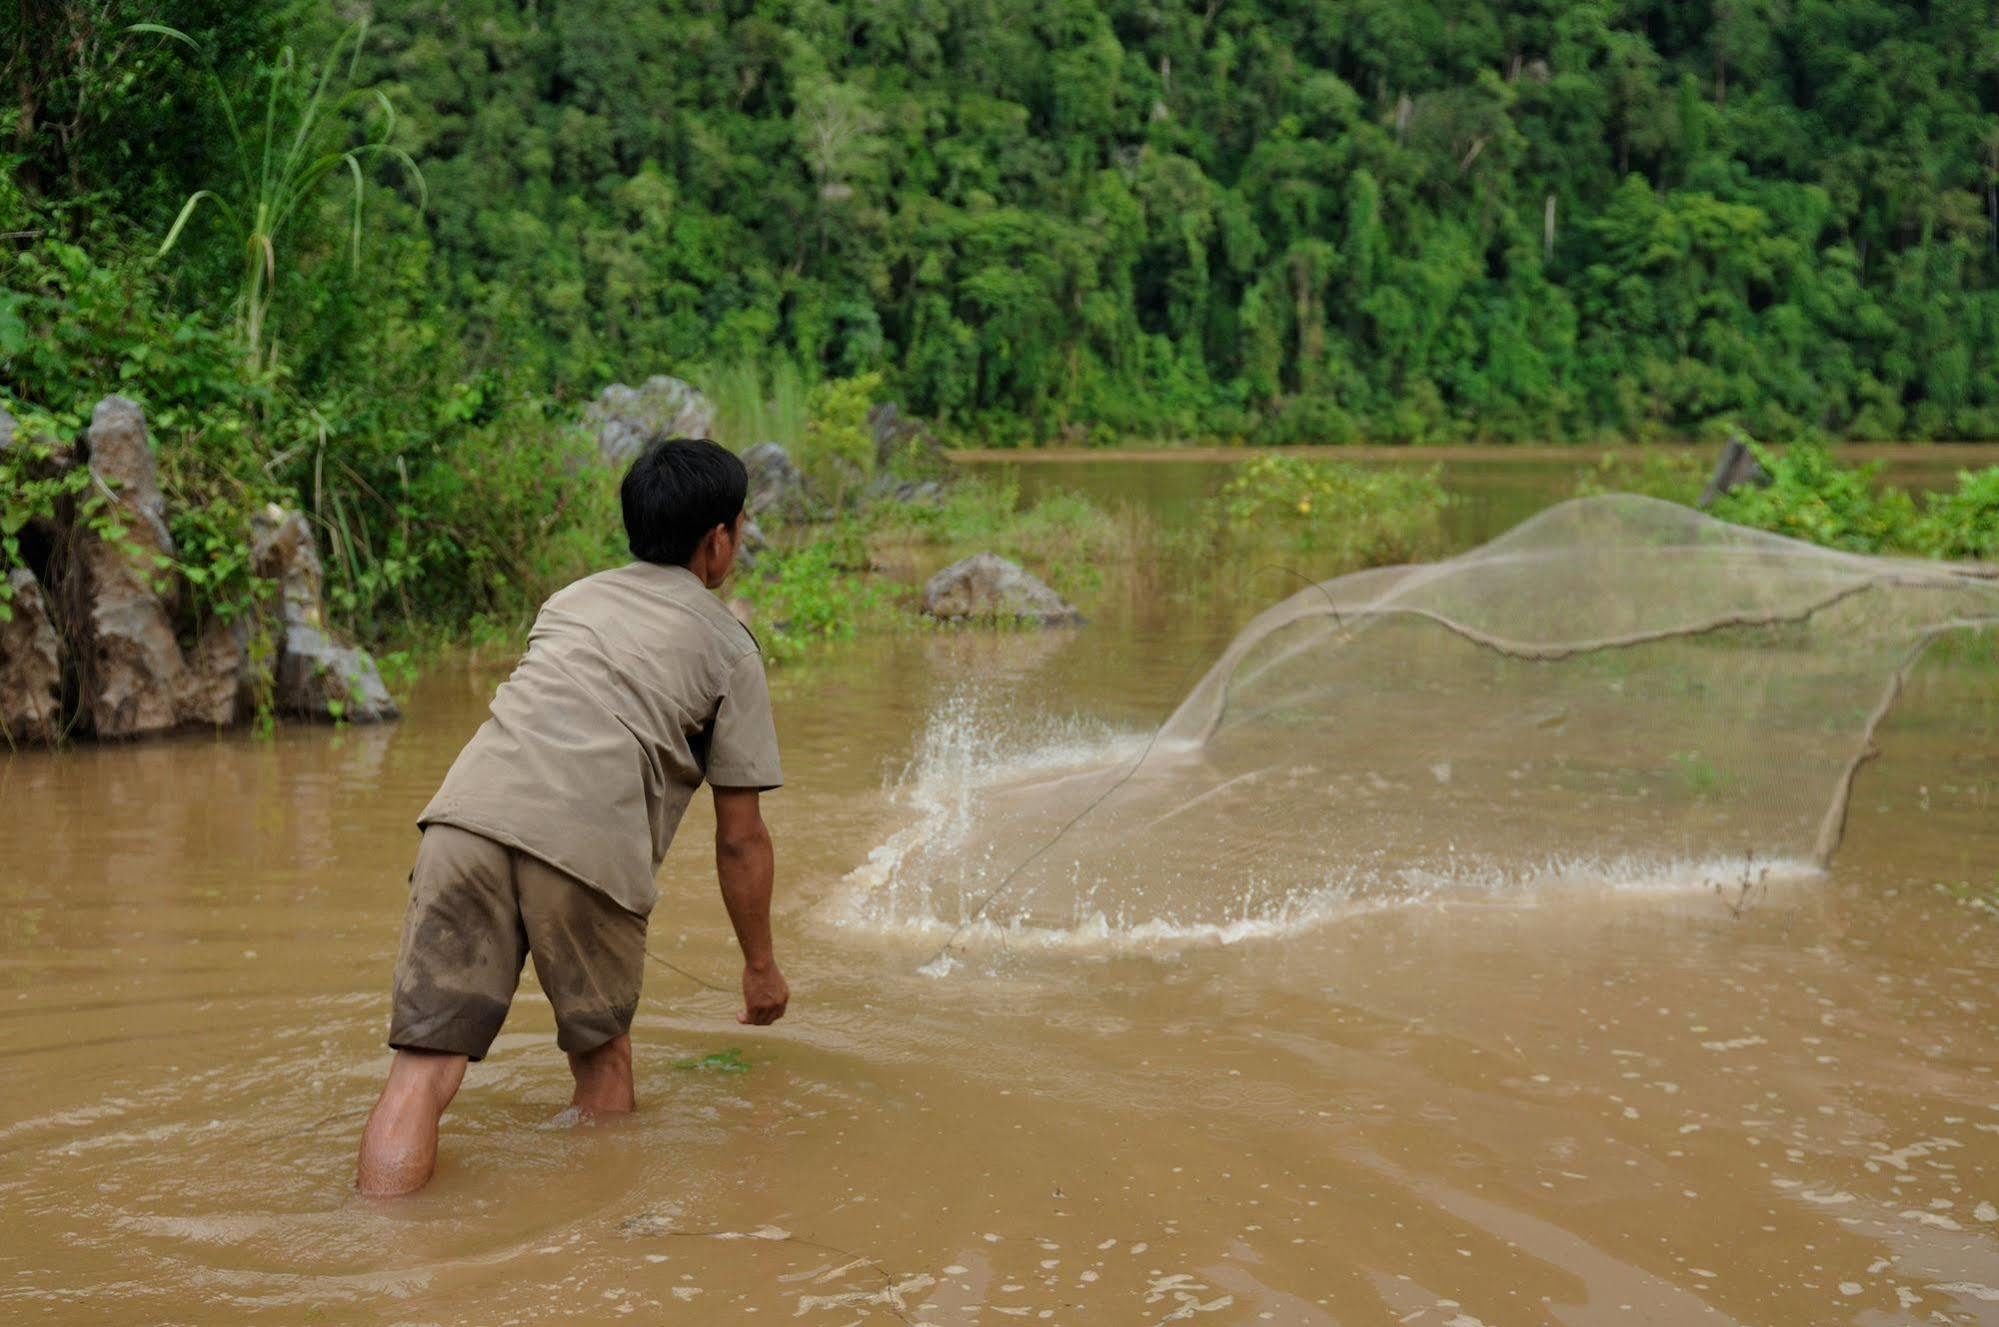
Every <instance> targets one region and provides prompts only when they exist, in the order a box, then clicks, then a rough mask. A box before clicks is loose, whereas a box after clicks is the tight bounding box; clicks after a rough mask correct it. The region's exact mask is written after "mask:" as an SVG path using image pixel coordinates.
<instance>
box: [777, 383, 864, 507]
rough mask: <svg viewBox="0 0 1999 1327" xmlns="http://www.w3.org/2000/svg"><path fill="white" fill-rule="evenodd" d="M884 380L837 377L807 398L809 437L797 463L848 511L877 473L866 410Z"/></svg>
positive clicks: (820, 386)
mask: <svg viewBox="0 0 1999 1327" xmlns="http://www.w3.org/2000/svg"><path fill="white" fill-rule="evenodd" d="M881 386H882V375H881V374H879V373H863V374H861V375H859V376H858V377H853V378H833V379H829V380H828V381H826V382H822V383H820V384H819V385H817V386H816V387H814V388H813V389H812V391H811V392H810V394H809V395H808V396H807V397H806V418H805V438H804V445H803V446H802V447H801V449H800V452H799V455H798V456H797V458H796V460H797V462H798V467H799V469H801V470H803V471H804V472H805V474H806V476H807V478H809V479H811V480H812V481H813V483H814V484H815V485H816V486H817V487H818V488H819V490H820V492H822V493H825V494H827V495H828V496H829V497H831V498H832V499H833V501H834V502H835V504H836V505H837V506H839V507H850V506H852V505H853V504H854V502H855V501H856V500H857V499H858V497H859V496H860V490H861V488H862V486H863V485H864V484H865V483H866V482H867V480H868V479H870V478H872V477H873V475H874V472H875V437H874V431H873V430H872V429H870V428H869V427H868V411H869V410H870V409H871V408H872V407H873V405H874V403H875V400H876V398H877V397H879V396H880V394H881Z"/></svg>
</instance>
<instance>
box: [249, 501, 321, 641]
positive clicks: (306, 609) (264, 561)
mask: <svg viewBox="0 0 1999 1327" xmlns="http://www.w3.org/2000/svg"><path fill="white" fill-rule="evenodd" d="M250 565H251V567H252V568H253V569H254V570H255V571H256V573H257V575H258V576H259V577H261V578H262V579H264V580H267V581H270V582H272V583H273V584H275V585H276V586H277V587H278V608H279V615H280V616H281V617H282V618H283V620H284V621H285V622H286V623H287V624H290V623H293V622H303V623H304V624H305V625H307V626H309V627H317V626H319V625H321V620H320V619H321V614H322V613H323V612H324V601H323V600H322V599H321V598H320V589H321V587H322V586H323V585H324V584H325V581H326V572H325V569H324V568H323V567H322V566H321V564H320V561H319V544H318V541H316V540H315V539H314V538H313V537H312V526H311V525H309V524H308V523H307V522H306V519H305V514H304V513H303V512H296V511H286V510H285V509H284V508H283V507H280V506H278V505H277V504H276V503H272V504H271V505H269V506H267V507H265V508H264V509H263V510H262V511H260V512H258V513H257V514H256V516H255V517H253V518H252V519H251V523H250Z"/></svg>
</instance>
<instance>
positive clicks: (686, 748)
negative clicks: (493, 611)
mask: <svg viewBox="0 0 1999 1327" xmlns="http://www.w3.org/2000/svg"><path fill="white" fill-rule="evenodd" d="M491 710H492V713H491V717H490V718H488V719H487V720H486V722H485V723H484V724H483V725H481V726H480V728H479V731H478V732H477V733H475V734H474V735H473V738H472V740H471V742H469V743H467V744H466V747H465V749H464V750H463V751H462V752H460V753H459V756H458V759H457V760H456V761H455V762H453V764H452V766H451V771H450V773H448V774H446V775H445V776H444V784H443V786H442V787H440V788H439V789H438V790H437V795H436V796H435V797H433V798H432V799H431V801H430V805H428V806H426V807H425V808H424V810H423V813H422V815H420V816H419V817H418V823H419V824H423V825H432V824H446V825H456V826H458V827H459V828H461V829H469V830H471V831H473V832H474V833H477V834H482V835H484V836H486V837H487V838H490V839H493V840H495V841H497V842H500V843H504V844H507V845H509V846H510V847H515V848H518V849H520V850H521V851H523V852H525V853H528V854H530V855H531V856H534V857H537V858H539V859H541V860H542V861H545V862H547V863H548V864H549V865H550V866H553V867H555V868H556V869H557V870H559V871H562V872H565V873H566V874H568V875H571V876H574V877H576V878H577V879H578V880H581V881H582V882H583V883H585V884H587V885H590V886H592V887H593V888H596V889H598V890H601V891H602V892H603V893H604V894H606V895H608V896H609V897H610V898H611V900H612V901H613V902H615V903H617V904H619V905H620V906H622V907H624V908H627V909H629V910H630V911H632V912H636V913H640V914H645V913H649V912H651V911H652V908H653V905H654V904H655V903H656V902H658V899H659V891H658V889H657V888H656V887H655V886H654V884H653V875H654V873H655V872H657V871H658V870H659V864H660V862H661V861H662V860H664V859H665V857H666V850H667V846H668V845H669V844H671V843H672V842H673V835H674V831H675V830H676V829H677V828H679V825H680V819H681V816H682V815H683V814H684V813H685V812H686V810H687V804H688V802H689V801H691V800H692V799H693V797H694V793H695V790H696V789H698V788H699V787H700V786H701V784H702V782H703V781H704V780H705V781H706V782H708V783H709V784H711V785H713V786H715V787H718V788H756V789H770V788H775V787H777V786H778V785H779V784H781V783H782V782H783V781H784V775H783V773H782V771H781V770H780V769H779V767H778V758H777V731H776V728H775V726H774V724H773V723H772V720H771V708H770V693H769V691H768V689H767V688H766V686H765V683H764V670H763V659H762V656H761V655H760V654H759V652H758V650H757V644H756V640H755V638H754V637H752V636H751V635H750V633H749V631H748V629H747V628H745V627H744V626H743V625H742V624H741V623H740V622H738V621H736V619H735V618H734V617H732V616H731V615H730V614H729V611H728V610H727V609H726V608H724V607H723V606H722V604H721V602H720V601H719V600H717V599H716V598H715V596H714V595H713V594H711V593H709V591H708V589H707V587H706V586H704V585H703V584H702V583H701V581H700V579H699V578H698V577H697V576H695V575H694V573H692V572H690V571H688V570H687V569H686V568H685V567H665V566H658V565H655V564H653V563H649V562H634V563H632V564H630V565H629V566H624V567H619V568H617V569H616V570H613V571H606V572H600V573H599V574H597V575H595V576H590V577H587V578H585V579H584V580H580V581H578V582H576V583H575V584H574V585H571V586H569V587H568V588H566V589H564V590H561V591H559V592H558V593H557V594H556V595H554V596H553V597H552V598H550V599H549V601H548V602H547V603H546V604H544V605H543V606H542V610H541V612H540V614H539V615H537V616H536V618H535V624H534V630H533V631H532V632H531V633H530V634H529V636H528V647H527V653H526V654H525V655H523V656H522V657H521V661H520V663H519V664H518V665H517V666H516V667H515V669H514V672H513V675H512V676H511V677H509V678H508V679H507V680H506V681H505V682H504V683H502V684H501V686H500V689H499V691H498V692H497V693H495V695H494V696H493V702H492V707H491Z"/></svg>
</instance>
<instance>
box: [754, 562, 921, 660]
mask: <svg viewBox="0 0 1999 1327" xmlns="http://www.w3.org/2000/svg"><path fill="white" fill-rule="evenodd" d="M857 552H858V549H857V546H855V545H854V544H852V543H851V542H844V543H843V541H842V540H840V539H837V538H831V537H822V538H819V539H815V540H812V541H811V542H808V543H802V544H798V545H795V546H792V547H788V548H787V547H772V548H767V549H765V550H764V551H763V552H762V553H760V554H759V555H758V557H757V563H756V566H755V567H754V568H752V569H748V570H745V571H743V572H740V573H738V574H737V576H736V578H735V586H734V588H735V592H736V594H737V595H739V596H740V597H741V598H742V599H743V600H744V601H745V602H746V603H748V604H749V606H750V611H751V622H752V624H753V625H752V630H754V631H755V632H756V634H757V637H758V639H759V640H760V641H761V642H762V644H763V647H764V653H765V655H766V656H767V657H768V658H770V659H772V660H773V661H775V662H778V663H789V662H793V661H795V660H797V659H799V658H802V657H803V656H805V655H807V654H809V653H810V652H811V650H812V648H813V647H814V646H815V645H818V644H820V643H823V642H825V641H829V640H846V639H848V638H850V637H852V636H853V635H854V634H855V633H856V632H858V631H860V630H861V629H862V628H864V627H868V628H873V627H880V626H883V625H887V624H890V623H892V622H893V620H894V619H893V609H894V603H893V599H892V596H891V595H890V593H889V592H888V590H887V588H886V587H885V586H884V585H883V584H882V583H881V582H880V581H878V580H875V579H874V578H872V577H870V576H869V575H867V572H866V567H865V565H864V564H862V563H859V562H857V561H855V560H854V559H855V555H856V553H857ZM843 554H844V556H843Z"/></svg>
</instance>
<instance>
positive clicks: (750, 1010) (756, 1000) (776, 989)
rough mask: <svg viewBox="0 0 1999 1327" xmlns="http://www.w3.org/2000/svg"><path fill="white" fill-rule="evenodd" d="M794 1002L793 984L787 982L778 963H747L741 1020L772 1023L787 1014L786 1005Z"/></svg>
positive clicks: (744, 1021)
mask: <svg viewBox="0 0 1999 1327" xmlns="http://www.w3.org/2000/svg"><path fill="white" fill-rule="evenodd" d="M790 1002H791V987H789V986H787V985H785V983H784V974H783V973H782V972H779V971H778V970H777V964H775V963H772V964H771V965H769V966H768V967H764V968H755V967H751V966H749V965H748V964H745V965H744V966H743V1011H742V1012H741V1013H740V1014H737V1015H736V1021H737V1022H738V1023H748V1024H749V1025H750V1026H752V1027H769V1026H770V1025H771V1024H772V1023H775V1022H777V1020H778V1019H780V1018H783V1017H784V1007H785V1005H787V1004H789V1003H790Z"/></svg>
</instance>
